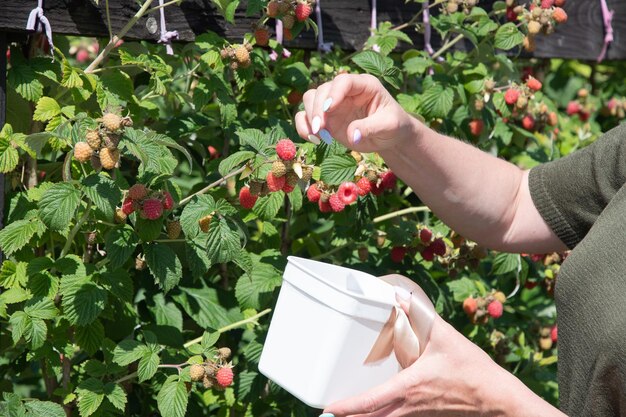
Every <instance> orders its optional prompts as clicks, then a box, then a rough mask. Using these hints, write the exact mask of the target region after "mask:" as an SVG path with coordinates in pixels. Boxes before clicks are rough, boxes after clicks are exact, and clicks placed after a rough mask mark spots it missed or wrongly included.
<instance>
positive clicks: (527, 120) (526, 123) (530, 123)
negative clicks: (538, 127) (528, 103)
mask: <svg viewBox="0 0 626 417" xmlns="http://www.w3.org/2000/svg"><path fill="white" fill-rule="evenodd" d="M522 127H523V128H524V129H526V130H533V128H534V127H535V119H534V118H533V117H532V116H531V115H530V114H527V115H526V116H524V118H523V119H522Z"/></svg>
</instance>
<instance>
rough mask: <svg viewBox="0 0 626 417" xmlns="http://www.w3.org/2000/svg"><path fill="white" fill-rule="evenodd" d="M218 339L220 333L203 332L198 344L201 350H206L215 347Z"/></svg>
mask: <svg viewBox="0 0 626 417" xmlns="http://www.w3.org/2000/svg"><path fill="white" fill-rule="evenodd" d="M219 339H220V332H204V333H203V334H202V341H201V342H200V344H201V345H202V348H203V349H208V348H210V347H211V346H213V345H215V344H216V343H217V341H218V340H219Z"/></svg>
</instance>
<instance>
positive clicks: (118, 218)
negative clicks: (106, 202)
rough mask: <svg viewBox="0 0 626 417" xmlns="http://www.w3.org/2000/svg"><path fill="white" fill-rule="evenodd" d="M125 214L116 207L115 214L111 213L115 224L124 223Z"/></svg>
mask: <svg viewBox="0 0 626 417" xmlns="http://www.w3.org/2000/svg"><path fill="white" fill-rule="evenodd" d="M126 217H127V214H126V213H124V210H122V209H120V208H118V209H117V210H115V214H114V215H113V221H114V222H115V223H117V224H122V223H126Z"/></svg>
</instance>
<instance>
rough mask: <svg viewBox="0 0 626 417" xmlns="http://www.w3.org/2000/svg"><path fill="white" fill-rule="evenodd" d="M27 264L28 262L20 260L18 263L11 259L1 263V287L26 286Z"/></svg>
mask: <svg viewBox="0 0 626 417" xmlns="http://www.w3.org/2000/svg"><path fill="white" fill-rule="evenodd" d="M44 259H45V258H44ZM27 265H28V264H27V263H26V262H18V263H17V264H16V263H14V262H11V261H9V260H5V261H4V262H2V264H0V287H4V288H13V287H24V286H25V285H26V282H27V280H28V278H27V276H26V270H27Z"/></svg>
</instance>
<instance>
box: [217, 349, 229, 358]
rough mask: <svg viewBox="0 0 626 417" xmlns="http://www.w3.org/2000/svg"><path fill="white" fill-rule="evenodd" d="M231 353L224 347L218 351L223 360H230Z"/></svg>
mask: <svg viewBox="0 0 626 417" xmlns="http://www.w3.org/2000/svg"><path fill="white" fill-rule="evenodd" d="M231 353H232V352H231V351H230V348H227V347H222V348H219V349H218V350H217V355H218V356H219V357H220V358H222V359H228V358H230V354H231Z"/></svg>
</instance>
